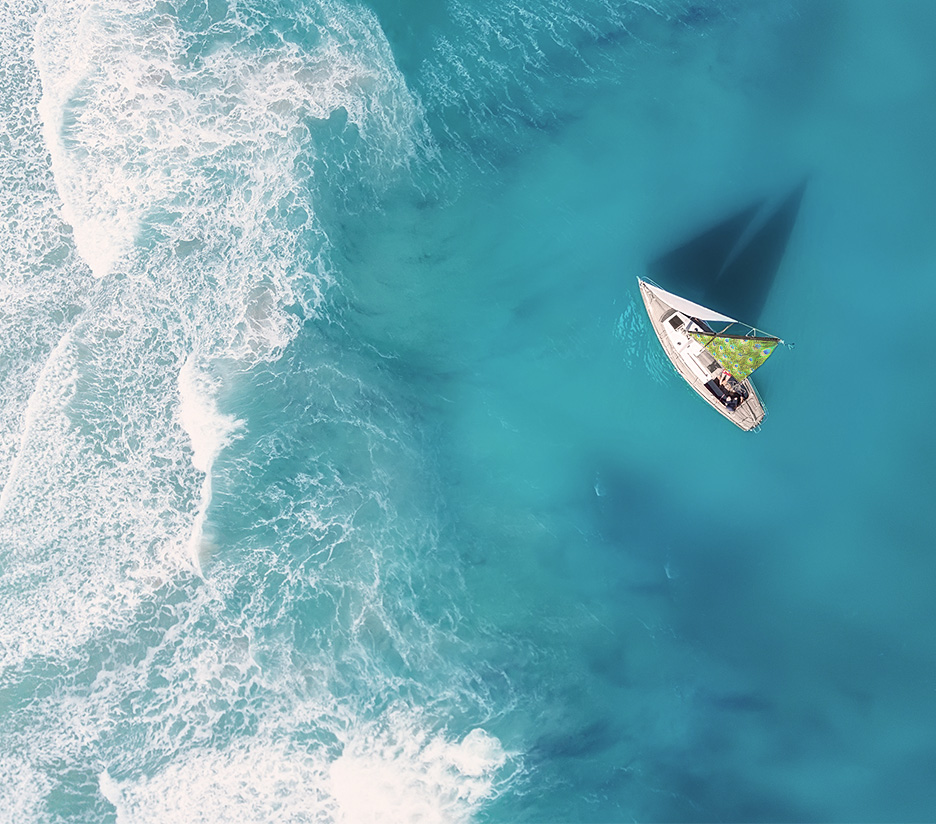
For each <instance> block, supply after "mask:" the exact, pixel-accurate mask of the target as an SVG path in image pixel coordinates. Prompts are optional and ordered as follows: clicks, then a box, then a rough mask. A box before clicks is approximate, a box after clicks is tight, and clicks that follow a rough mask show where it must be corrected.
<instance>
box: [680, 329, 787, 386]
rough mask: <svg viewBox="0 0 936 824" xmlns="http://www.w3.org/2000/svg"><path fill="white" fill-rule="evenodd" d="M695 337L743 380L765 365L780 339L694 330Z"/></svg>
mask: <svg viewBox="0 0 936 824" xmlns="http://www.w3.org/2000/svg"><path fill="white" fill-rule="evenodd" d="M692 337H694V338H695V339H696V340H697V341H698V342H699V343H701V344H702V345H703V346H704V347H705V348H706V349H708V350H709V352H711V353H712V355H713V356H714V357H715V360H717V361H718V362H719V363H720V364H721V365H722V367H723V368H724V369H727V370H728V371H729V372H730V373H731V375H732V377H734V378H735V379H737V380H739V381H743V380H744V379H745V378H746V377H747V376H748V375H750V374H751V373H752V372H753V371H754V370H755V369H758V368H759V367H761V366H763V364H764V362H765V361H766V360H767V358H769V357H770V356H771V355H772V354H773V351H774V349H776V347H777V343H778V341H777V340H776V339H775V338H739V337H733V336H729V335H722V336H719V335H714V336H713V335H703V334H700V333H698V332H693V333H692Z"/></svg>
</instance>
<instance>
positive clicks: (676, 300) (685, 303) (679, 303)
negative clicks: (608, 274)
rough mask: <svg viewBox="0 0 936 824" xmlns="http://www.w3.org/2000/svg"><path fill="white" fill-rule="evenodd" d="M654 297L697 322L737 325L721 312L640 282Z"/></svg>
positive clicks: (732, 319) (645, 282)
mask: <svg viewBox="0 0 936 824" xmlns="http://www.w3.org/2000/svg"><path fill="white" fill-rule="evenodd" d="M641 283H643V284H644V285H645V286H646V287H647V288H648V289H649V290H650V291H651V292H653V294H654V295H656V296H657V298H659V299H660V300H662V301H663V303H665V304H666V305H667V306H672V307H673V309H676V310H677V311H679V312H682V313H683V314H685V315H688V316H689V317H690V318H698V319H699V320H706V321H708V320H717V321H721V322H722V323H737V321H736V320H735V319H734V318H729V317H728V316H727V315H723V314H722V313H721V312H716V311H715V310H714V309H709V308H708V307H707V306H702V304H700V303H693V302H692V301H691V300H686V299H685V298H681V297H680V296H679V295H674V294H673V293H672V292H667V291H666V289H661V288H660V287H659V286H654V285H653V284H651V283H647V281H645V280H644V281H641Z"/></svg>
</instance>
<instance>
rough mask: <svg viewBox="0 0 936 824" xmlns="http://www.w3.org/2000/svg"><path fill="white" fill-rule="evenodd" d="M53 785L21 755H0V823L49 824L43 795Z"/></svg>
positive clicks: (44, 795)
mask: <svg viewBox="0 0 936 824" xmlns="http://www.w3.org/2000/svg"><path fill="white" fill-rule="evenodd" d="M51 786H52V782H51V781H50V780H49V777H48V776H47V775H45V773H43V772H41V771H40V770H38V769H37V768H36V767H34V766H33V765H32V764H30V763H29V762H28V761H27V760H26V759H24V758H22V757H21V756H20V755H14V754H12V753H5V754H3V755H0V821H8V822H10V824H13V822H23V824H27V822H29V824H35V822H40V821H48V820H50V816H49V815H48V811H47V809H46V804H45V799H46V795H47V793H48V792H49V790H50V789H51Z"/></svg>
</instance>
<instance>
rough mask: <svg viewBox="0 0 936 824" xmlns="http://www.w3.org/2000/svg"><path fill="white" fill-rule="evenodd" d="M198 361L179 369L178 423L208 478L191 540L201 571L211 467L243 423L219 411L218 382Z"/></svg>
mask: <svg viewBox="0 0 936 824" xmlns="http://www.w3.org/2000/svg"><path fill="white" fill-rule="evenodd" d="M195 361H196V359H195V356H194V355H189V356H188V358H187V359H186V361H185V363H184V364H183V366H182V368H181V369H180V370H179V380H178V385H179V422H180V424H181V425H182V428H183V429H184V430H185V433H186V434H187V435H188V437H189V440H190V441H191V443H192V465H193V466H194V467H195V468H196V469H197V470H198V471H199V472H203V473H204V475H205V477H204V480H203V481H202V487H201V496H200V500H199V504H198V511H197V512H196V513H195V522H194V524H193V526H192V533H191V536H190V537H189V540H188V548H189V553H190V554H191V557H192V561H193V563H194V564H195V567H196V569H200V568H201V563H200V555H201V543H202V535H203V532H204V528H205V517H206V514H207V511H208V507H209V506H210V505H211V468H212V466H213V465H214V462H215V458H217V456H218V453H220V452H221V450H222V449H223V448H224V447H225V446H227V445H228V444H229V443H230V442H231V439H232V438H233V436H234V434H235V433H236V432H237V430H238V429H240V428H241V427H242V426H243V422H242V421H239V420H237V418H235V417H234V416H233V415H223V414H221V413H220V412H219V411H218V404H217V400H216V396H215V393H216V392H217V382H214V381H212V380H211V379H210V378H209V377H208V376H207V375H206V374H205V373H204V372H202V371H200V370H199V369H198V368H197V367H196V365H195Z"/></svg>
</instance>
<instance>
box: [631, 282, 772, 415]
mask: <svg viewBox="0 0 936 824" xmlns="http://www.w3.org/2000/svg"><path fill="white" fill-rule="evenodd" d="M638 282H639V284H640V296H641V297H642V298H643V302H644V307H645V308H646V310H647V315H648V316H649V318H650V323H651V325H652V326H653V331H654V332H655V333H656V336H657V339H658V340H659V341H660V345H661V346H662V347H663V351H664V352H665V353H666V356H667V357H668V358H669V359H670V362H671V363H672V364H673V366H674V367H675V368H676V371H677V372H678V373H679V374H680V375H681V376H682V377H683V379H684V380H685V381H686V383H688V384H689V385H690V386H691V387H692V388H693V389H694V390H695V392H696V394H697V395H698V396H699V397H700V398H702V400H704V401H705V402H706V403H707V404H708V405H709V406H711V407H712V408H713V409H714V410H715V411H716V412H718V413H719V414H720V415H723V416H724V417H726V418H728V420H729V421H731V422H732V423H733V424H734V425H735V426H738V427H740V428H741V429H744V430H746V431H750V430H751V429H755V428H757V427H758V426H759V425H760V423H761V421H763V420H764V417H765V416H766V414H767V412H766V410H765V409H764V405H763V403H762V402H761V399H760V397H759V396H758V394H757V390H755V389H754V384H753V383H751V380H750V378H748V379H746V380H745V381H743V382H741V386H742V387H744V389H746V390H747V399H746V400H745V401H744V402H743V403H741V404H740V405H739V406H738V407H737V408H736V409H730V408H729V407H728V406H726V405H725V403H724V402H723V401H722V400H721V399H720V398H719V397H718V396H716V394H714V393H713V391H711V390H710V389H709V388H708V387H707V386H706V385H705V384H706V382H707V381H710V380H712V379H715V378H717V377H718V375H719V373H720V371H721V366H720V365H719V363H718V361H716V360H715V358H714V357H713V356H712V354H711V353H710V352H709V351H708V350H707V349H705V348H704V347H703V346H702V345H701V344H700V343H699V342H698V341H696V340H695V338H693V337H692V336H691V335H690V334H689V333H688V329H689V328H690V327H691V326H692V318H690V317H689V316H688V315H685V314H683V313H682V312H679V311H678V310H676V309H674V308H673V307H672V306H670V305H668V304H667V303H666V302H665V301H664V300H662V299H661V297H660V296H658V294H656V293H655V292H654V291H653V290H652V289H650V288H649V286H648V284H647V282H646V281H644V280H642V279H640V278H638ZM674 317H675V318H678V319H679V320H680V321H681V323H679V322H678V321H674V320H672V319H673V318H674Z"/></svg>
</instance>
